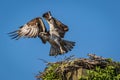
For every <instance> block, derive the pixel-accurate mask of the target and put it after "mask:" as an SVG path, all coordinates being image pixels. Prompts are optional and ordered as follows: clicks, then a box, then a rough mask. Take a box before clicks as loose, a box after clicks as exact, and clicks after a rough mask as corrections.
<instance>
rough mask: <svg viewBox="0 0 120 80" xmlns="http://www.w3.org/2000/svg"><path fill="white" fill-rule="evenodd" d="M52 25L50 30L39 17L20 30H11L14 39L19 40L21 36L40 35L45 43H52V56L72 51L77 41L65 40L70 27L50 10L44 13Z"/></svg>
mask: <svg viewBox="0 0 120 80" xmlns="http://www.w3.org/2000/svg"><path fill="white" fill-rule="evenodd" d="M43 18H45V19H46V20H47V22H48V24H49V26H50V30H47V29H46V26H45V25H44V23H43V20H42V18H41V17H37V18H34V19H32V20H31V21H29V22H28V23H26V24H24V25H23V26H21V27H20V28H19V30H16V31H13V32H10V33H9V34H10V36H11V37H12V39H16V40H18V39H19V38H21V37H27V38H36V37H39V38H40V39H41V40H42V42H43V43H44V44H45V43H46V42H49V43H50V44H51V48H50V53H49V55H50V56H57V55H61V54H64V53H67V52H68V51H71V49H72V48H73V46H74V45H75V42H72V41H67V40H64V39H63V38H64V35H65V33H66V32H67V31H68V27H67V26H66V25H64V24H63V23H61V22H60V21H58V20H57V19H55V18H54V17H52V15H51V13H50V11H49V12H46V13H44V14H43Z"/></svg>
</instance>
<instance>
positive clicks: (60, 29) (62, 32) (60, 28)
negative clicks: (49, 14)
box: [53, 18, 69, 38]
mask: <svg viewBox="0 0 120 80" xmlns="http://www.w3.org/2000/svg"><path fill="white" fill-rule="evenodd" d="M53 19H54V22H55V24H56V26H57V27H58V33H59V35H60V36H61V37H62V38H64V35H65V33H66V32H67V31H68V30H69V28H68V26H67V25H65V24H63V23H62V22H60V21H59V20H57V19H56V18H53Z"/></svg>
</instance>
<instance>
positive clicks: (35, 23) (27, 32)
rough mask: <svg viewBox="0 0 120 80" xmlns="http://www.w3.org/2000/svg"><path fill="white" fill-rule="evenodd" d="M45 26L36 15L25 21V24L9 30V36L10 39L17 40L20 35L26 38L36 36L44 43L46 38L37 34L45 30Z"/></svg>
mask: <svg viewBox="0 0 120 80" xmlns="http://www.w3.org/2000/svg"><path fill="white" fill-rule="evenodd" d="M46 31H47V30H46V27H45V25H44V23H43V20H42V18H40V17H37V18H34V19H32V20H31V21H29V22H28V23H26V24H25V25H23V26H21V27H20V28H19V30H16V31H13V32H10V33H9V34H10V36H11V37H12V39H16V40H18V39H19V38H21V37H26V38H36V37H40V38H41V40H42V42H43V43H46V40H45V39H44V38H42V37H41V36H40V35H39V34H40V33H41V32H46Z"/></svg>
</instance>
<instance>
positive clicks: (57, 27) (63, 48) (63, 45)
mask: <svg viewBox="0 0 120 80" xmlns="http://www.w3.org/2000/svg"><path fill="white" fill-rule="evenodd" d="M43 18H45V19H46V21H47V22H48V24H49V26H50V30H49V34H50V35H51V38H52V39H54V41H55V42H56V44H57V46H58V48H59V50H57V48H56V46H51V50H50V51H51V52H50V53H51V55H55V53H54V52H57V54H56V55H58V54H64V53H67V52H68V51H71V49H72V48H73V46H74V45H75V42H72V41H68V40H64V39H63V38H64V35H65V33H66V32H67V31H68V30H69V29H68V26H67V25H65V24H63V23H62V22H60V21H59V20H57V19H55V18H54V17H53V16H52V15H51V12H50V11H49V12H46V13H44V14H43ZM59 52H60V53H59Z"/></svg>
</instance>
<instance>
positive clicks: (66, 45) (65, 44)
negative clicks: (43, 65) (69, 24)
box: [49, 40, 75, 56]
mask: <svg viewBox="0 0 120 80" xmlns="http://www.w3.org/2000/svg"><path fill="white" fill-rule="evenodd" d="M60 45H61V46H62V50H63V52H61V49H60V47H59V46H56V45H52V46H51V48H50V54H49V55H50V56H57V55H61V54H64V53H67V52H68V51H71V50H72V49H73V47H74V46H75V42H72V41H68V40H61V41H60Z"/></svg>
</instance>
